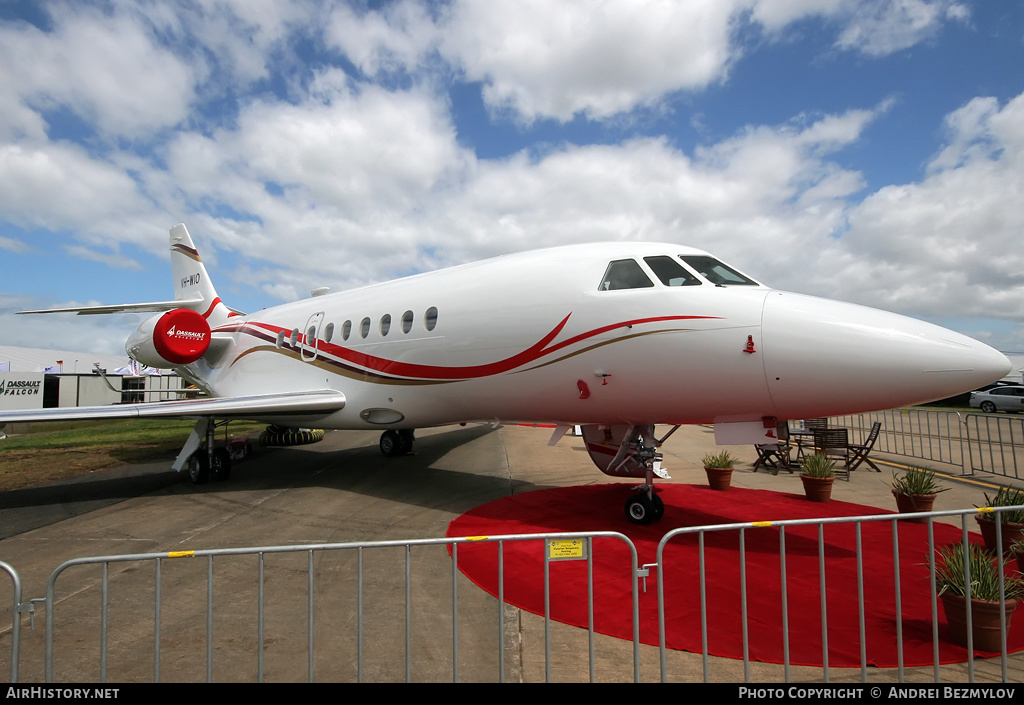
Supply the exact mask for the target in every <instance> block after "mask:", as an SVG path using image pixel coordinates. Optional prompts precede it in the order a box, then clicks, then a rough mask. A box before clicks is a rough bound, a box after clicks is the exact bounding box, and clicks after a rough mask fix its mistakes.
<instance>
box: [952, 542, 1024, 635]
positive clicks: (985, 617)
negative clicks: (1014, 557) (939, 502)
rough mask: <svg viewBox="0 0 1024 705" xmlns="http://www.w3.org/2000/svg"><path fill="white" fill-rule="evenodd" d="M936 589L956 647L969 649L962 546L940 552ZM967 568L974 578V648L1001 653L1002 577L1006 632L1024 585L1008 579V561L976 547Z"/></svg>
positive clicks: (1022, 595)
mask: <svg viewBox="0 0 1024 705" xmlns="http://www.w3.org/2000/svg"><path fill="white" fill-rule="evenodd" d="M937 553H938V560H937V561H936V564H935V586H936V588H937V589H938V594H939V598H940V599H941V600H942V607H943V610H944V611H945V613H946V621H947V622H948V623H949V630H950V638H951V639H952V641H953V643H955V644H959V645H960V646H964V647H966V646H967V604H966V603H967V601H966V584H967V580H966V568H965V561H964V552H963V546H962V545H961V544H950V545H948V546H940V547H939V548H938V549H937ZM967 553H968V555H967V561H966V566H967V567H969V568H970V575H971V635H972V637H973V642H974V648H976V649H980V650H981V651H1001V650H1002V638H1001V632H1000V625H1001V622H1000V614H999V599H1000V595H999V576H1000V574H1001V573H1002V574H1003V576H1004V577H1003V591H1004V592H1003V595H1004V597H1005V599H1006V630H1007V631H1009V629H1010V617H1011V615H1012V614H1013V611H1014V610H1015V609H1016V607H1017V601H1018V600H1019V599H1020V598H1021V597H1024V581H1022V580H1021V578H1020V576H1014V577H1005V570H1006V560H1005V559H1002V558H997V557H996V556H995V555H993V554H992V553H990V552H988V551H986V550H984V549H983V548H982V547H981V546H978V545H977V544H970V546H969V547H968V551H967Z"/></svg>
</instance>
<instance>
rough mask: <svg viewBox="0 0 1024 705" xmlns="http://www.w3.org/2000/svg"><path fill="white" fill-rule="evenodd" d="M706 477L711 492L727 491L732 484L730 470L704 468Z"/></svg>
mask: <svg viewBox="0 0 1024 705" xmlns="http://www.w3.org/2000/svg"><path fill="white" fill-rule="evenodd" d="M704 472H706V473H707V475H708V485H709V486H710V487H711V489H713V490H727V489H729V486H730V485H731V484H732V468H708V467H705V468H704Z"/></svg>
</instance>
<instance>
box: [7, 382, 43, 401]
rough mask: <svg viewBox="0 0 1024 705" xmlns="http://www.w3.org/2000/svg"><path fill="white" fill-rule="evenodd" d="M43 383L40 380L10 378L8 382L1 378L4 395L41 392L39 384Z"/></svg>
mask: <svg viewBox="0 0 1024 705" xmlns="http://www.w3.org/2000/svg"><path fill="white" fill-rule="evenodd" d="M41 384H42V383H41V382H39V381H38V380H31V381H30V380H13V379H12V380H9V381H7V382H6V383H5V382H4V381H3V380H0V388H2V389H3V392H2V394H3V396H5V397H6V396H14V395H24V394H39V386H40V385H41Z"/></svg>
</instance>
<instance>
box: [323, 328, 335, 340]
mask: <svg viewBox="0 0 1024 705" xmlns="http://www.w3.org/2000/svg"><path fill="white" fill-rule="evenodd" d="M333 337H334V324H333V323H328V324H327V325H326V326H324V341H325V342H328V343H329V342H331V338H333Z"/></svg>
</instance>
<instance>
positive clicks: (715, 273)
mask: <svg viewBox="0 0 1024 705" xmlns="http://www.w3.org/2000/svg"><path fill="white" fill-rule="evenodd" d="M679 259H681V260H683V261H684V262H686V263H687V264H688V265H690V266H691V267H693V268H694V269H696V270H697V273H698V274H700V275H701V276H702V277H704V278H705V279H707V280H708V281H709V282H711V283H712V284H716V285H718V286H758V283H757V282H756V281H754V280H753V279H748V278H747V277H745V276H743V275H742V274H740V273H739V272H737V271H736V270H735V269H733V268H732V267H728V266H726V265H724V264H722V263H721V262H719V261H718V260H717V259H715V258H714V257H709V256H708V255H679Z"/></svg>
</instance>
